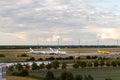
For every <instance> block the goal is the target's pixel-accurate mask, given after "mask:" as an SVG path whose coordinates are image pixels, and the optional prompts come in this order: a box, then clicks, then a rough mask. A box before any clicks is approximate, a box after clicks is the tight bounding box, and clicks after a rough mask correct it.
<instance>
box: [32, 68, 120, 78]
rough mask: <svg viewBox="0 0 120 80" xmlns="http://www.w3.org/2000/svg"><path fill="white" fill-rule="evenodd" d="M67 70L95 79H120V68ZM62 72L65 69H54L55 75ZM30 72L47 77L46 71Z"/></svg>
mask: <svg viewBox="0 0 120 80" xmlns="http://www.w3.org/2000/svg"><path fill="white" fill-rule="evenodd" d="M67 71H69V72H71V73H73V74H74V75H76V74H80V75H82V76H84V75H91V76H93V77H94V80H105V79H106V78H111V79H112V80H120V70H119V69H73V70H67ZM62 72H63V70H56V71H53V73H54V75H55V76H60V75H61V73H62ZM30 74H31V75H34V76H38V77H45V74H46V71H37V72H31V73H30Z"/></svg>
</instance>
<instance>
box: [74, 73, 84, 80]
mask: <svg viewBox="0 0 120 80" xmlns="http://www.w3.org/2000/svg"><path fill="white" fill-rule="evenodd" d="M82 79H83V77H82V75H80V74H78V75H76V77H75V80H82Z"/></svg>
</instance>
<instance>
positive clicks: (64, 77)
mask: <svg viewBox="0 0 120 80" xmlns="http://www.w3.org/2000/svg"><path fill="white" fill-rule="evenodd" d="M61 80H74V76H73V74H72V73H71V72H63V73H62V74H61Z"/></svg>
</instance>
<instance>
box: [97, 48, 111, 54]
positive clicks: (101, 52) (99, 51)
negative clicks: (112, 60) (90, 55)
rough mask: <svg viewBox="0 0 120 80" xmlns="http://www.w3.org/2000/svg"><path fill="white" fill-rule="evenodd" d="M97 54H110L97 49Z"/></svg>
mask: <svg viewBox="0 0 120 80" xmlns="http://www.w3.org/2000/svg"><path fill="white" fill-rule="evenodd" d="M97 52H98V53H100V54H110V52H109V51H102V50H99V49H97Z"/></svg>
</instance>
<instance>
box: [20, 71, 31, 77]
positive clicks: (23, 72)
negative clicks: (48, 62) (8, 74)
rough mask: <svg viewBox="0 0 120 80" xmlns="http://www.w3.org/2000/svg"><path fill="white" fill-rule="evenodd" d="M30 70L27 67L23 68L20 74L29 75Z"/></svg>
mask: <svg viewBox="0 0 120 80" xmlns="http://www.w3.org/2000/svg"><path fill="white" fill-rule="evenodd" d="M28 75H29V73H28V70H27V69H23V70H22V71H20V76H28Z"/></svg>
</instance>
